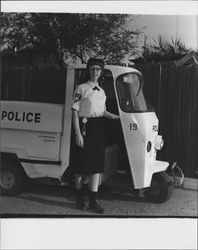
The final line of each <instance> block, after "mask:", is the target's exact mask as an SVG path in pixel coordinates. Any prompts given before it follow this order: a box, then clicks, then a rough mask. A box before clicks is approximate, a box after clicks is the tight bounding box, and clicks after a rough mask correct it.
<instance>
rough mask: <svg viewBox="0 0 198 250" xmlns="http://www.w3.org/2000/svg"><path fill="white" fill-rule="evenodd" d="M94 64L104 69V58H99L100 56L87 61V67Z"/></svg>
mask: <svg viewBox="0 0 198 250" xmlns="http://www.w3.org/2000/svg"><path fill="white" fill-rule="evenodd" d="M92 65H98V66H100V67H101V68H102V69H103V68H104V61H103V60H102V59H99V58H90V59H89V60H88V62H87V68H89V67H90V66H92Z"/></svg>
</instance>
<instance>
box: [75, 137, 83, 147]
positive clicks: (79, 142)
mask: <svg viewBox="0 0 198 250" xmlns="http://www.w3.org/2000/svg"><path fill="white" fill-rule="evenodd" d="M76 145H77V146H79V147H81V148H83V146H84V140H83V137H82V135H81V134H78V135H76Z"/></svg>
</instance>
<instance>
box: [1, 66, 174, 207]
mask: <svg viewBox="0 0 198 250" xmlns="http://www.w3.org/2000/svg"><path fill="white" fill-rule="evenodd" d="M85 73H86V67H85V66H82V67H68V68H67V77H66V87H65V103H64V104H63V105H62V104H52V103H38V102H24V101H3V100H2V101H1V172H0V174H1V179H0V188H1V193H2V194H3V195H14V194H17V193H19V192H21V191H22V190H23V188H24V184H25V181H26V180H27V179H28V178H31V179H36V178H46V177H49V178H54V179H56V180H61V179H62V178H63V176H65V174H66V173H67V171H68V169H69V167H70V154H71V129H72V111H71V106H72V101H73V91H74V89H75V87H76V85H78V84H80V83H82V82H83V77H84V76H85ZM101 87H102V88H103V89H104V91H105V93H106V96H107V101H106V106H107V110H108V111H110V112H112V113H116V114H119V115H120V121H119V122H117V123H116V122H115V121H113V122H112V121H104V122H105V135H106V137H107V141H108V140H109V141H110V142H109V143H108V142H107V145H106V150H105V152H106V153H105V172H104V174H103V175H102V178H101V183H103V182H104V181H107V180H108V179H109V178H111V177H112V176H113V175H114V174H115V173H117V172H119V170H120V169H121V170H122V167H121V165H122V164H124V165H125V167H124V171H125V172H126V173H127V174H128V175H130V176H131V185H132V186H133V188H134V190H141V191H142V193H143V194H144V196H145V197H146V198H147V199H148V200H150V201H153V202H164V201H166V200H167V199H168V197H169V196H170V192H171V187H172V185H173V184H174V181H173V178H172V176H171V175H170V172H172V173H173V172H174V169H175V167H176V166H177V164H176V163H174V164H173V165H171V166H170V165H169V163H168V162H165V161H159V160H156V154H157V151H158V150H160V149H161V148H162V147H163V143H164V142H163V138H162V136H161V135H158V127H159V124H158V123H159V122H158V119H157V116H156V114H155V112H154V110H153V108H152V106H151V105H150V104H149V102H148V100H147V99H146V96H145V95H144V93H143V77H142V74H141V73H140V72H139V71H138V70H136V69H134V68H130V67H122V66H109V65H106V66H105V69H104V73H103V81H102V86H101ZM104 120H107V119H104ZM108 137H109V138H110V139H108ZM123 162H124V163H123ZM126 166H127V167H126ZM122 172H123V171H122Z"/></svg>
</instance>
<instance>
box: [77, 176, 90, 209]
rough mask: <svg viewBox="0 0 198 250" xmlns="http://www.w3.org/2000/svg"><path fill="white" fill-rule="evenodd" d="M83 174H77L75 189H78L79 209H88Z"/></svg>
mask: <svg viewBox="0 0 198 250" xmlns="http://www.w3.org/2000/svg"><path fill="white" fill-rule="evenodd" d="M82 180H83V177H82V175H75V189H76V207H77V208H78V209H83V210H85V209H87V207H86V205H85V201H84V193H83V189H82Z"/></svg>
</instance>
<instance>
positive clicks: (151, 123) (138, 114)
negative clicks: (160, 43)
mask: <svg viewBox="0 0 198 250" xmlns="http://www.w3.org/2000/svg"><path fill="white" fill-rule="evenodd" d="M142 81H143V79H142V76H141V74H138V73H137V72H136V73H132V72H131V73H125V74H121V75H120V76H118V77H117V79H116V82H115V90H116V98H117V101H118V106H119V113H120V119H121V126H122V130H123V135H124V140H125V145H126V149H127V154H128V158H129V163H130V168H131V173H132V178H133V183H134V188H136V189H140V188H145V187H149V186H150V184H151V180H152V176H153V174H154V173H156V172H162V171H165V170H166V169H167V167H168V165H169V163H168V162H162V161H156V140H157V139H158V140H159V136H158V119H157V116H156V114H155V112H153V111H152V110H150V109H149V108H148V105H147V103H146V101H145V98H144V95H143V92H142V87H141V86H142Z"/></svg>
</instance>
